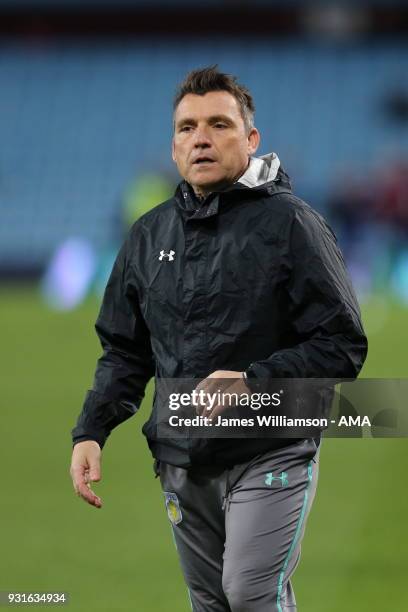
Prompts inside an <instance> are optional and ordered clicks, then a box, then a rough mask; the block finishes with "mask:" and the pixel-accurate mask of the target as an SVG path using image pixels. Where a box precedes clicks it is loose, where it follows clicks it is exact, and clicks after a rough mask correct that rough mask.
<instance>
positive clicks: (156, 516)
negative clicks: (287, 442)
mask: <svg viewBox="0 0 408 612" xmlns="http://www.w3.org/2000/svg"><path fill="white" fill-rule="evenodd" d="M407 31H408V11H407V5H406V3H404V2H398V1H394V0H391V1H388V2H385V0H384V1H383V2H382V1H380V0H377V1H374V2H363V1H360V2H353V3H347V2H334V3H331V2H330V3H328V2H325V3H314V2H297V1H295V0H292V1H291V2H288V1H286V2H277V1H271V0H269V2H267V1H266V0H265V1H262V0H252V2H250V3H249V2H248V3H246V2H241V3H237V2H231V1H230V2H227V1H224V2H213V1H211V0H203V2H201V3H200V4H199V5H197V6H194V5H191V3H188V2H182V1H176V0H174V1H173V2H165V1H164V0H154V1H150V2H148V1H147V0H146V2H142V1H139V2H137V1H136V0H135V1H133V2H131V1H130V0H128V1H124V0H118V1H116V2H114V1H113V0H111V1H109V0H104V1H98V2H97V1H94V2H91V1H89V0H88V1H83V2H80V1H79V0H61V1H58V2H57V1H56V0H54V1H53V2H51V0H48V2H47V1H43V2H41V3H39V2H35V0H31V1H30V0H13V1H11V0H9V1H8V0H0V135H1V147H0V219H1V221H0V273H1V281H0V283H1V284H0V316H1V322H2V334H1V345H2V367H1V374H0V377H1V417H2V419H1V422H2V430H1V432H2V436H1V485H2V493H1V498H0V499H1V501H0V508H1V510H0V519H1V526H2V534H1V549H2V554H1V561H0V590H3V591H5V590H7V591H8V590H15V591H22V590H25V591H29V590H31V591H40V590H41V591H44V590H45V591H50V590H51V591H57V590H61V591H66V592H68V593H69V594H70V609H71V610H75V611H77V610H78V611H80V610H81V611H82V610H83V611H93V610H106V611H111V610H129V611H130V610H140V611H141V612H156V611H157V612H159V611H160V610H172V611H173V610H174V611H177V612H178V611H182V610H188V609H189V604H188V599H187V596H186V589H185V587H184V584H183V580H182V578H181V575H180V571H179V568H178V562H177V557H176V553H175V550H174V547H173V543H172V538H171V532H170V528H169V525H168V521H167V517H166V513H165V509H164V505H163V500H162V496H161V493H160V491H159V485H158V482H157V481H156V480H155V479H154V478H153V472H152V468H151V459H150V456H149V453H148V451H147V447H146V444H145V441H144V438H143V436H142V434H141V431H140V430H141V424H142V422H144V421H145V420H146V418H147V414H148V411H149V408H150V397H151V385H150V386H149V392H148V394H147V397H146V400H145V401H144V404H143V407H142V409H141V411H140V413H139V414H138V415H137V416H135V417H134V418H133V419H132V420H131V421H129V422H128V423H126V424H124V425H123V426H122V427H121V428H119V429H117V430H116V431H115V432H114V433H113V434H112V436H111V438H110V440H109V442H108V444H107V446H106V447H105V450H104V457H103V480H102V482H101V483H100V484H99V485H96V490H97V492H98V494H100V495H101V496H102V498H103V500H104V503H105V505H104V508H103V510H102V511H96V510H95V509H93V508H90V507H88V506H86V505H85V504H84V503H82V502H81V501H80V500H78V499H77V498H76V497H75V496H74V495H73V492H72V488H71V483H70V478H69V475H68V466H69V458H70V449H71V447H70V437H69V431H70V429H71V427H72V426H73V424H74V421H75V419H76V416H77V414H78V412H79V409H80V407H81V404H82V400H83V397H84V393H85V390H86V389H87V388H89V387H90V385H91V384H92V375H93V370H94V364H95V361H96V358H97V356H98V354H99V346H98V343H97V340H96V337H95V334H94V331H93V322H94V320H95V317H96V314H97V309H98V304H99V302H100V292H101V287H102V286H103V283H104V281H105V278H106V274H107V272H108V270H109V267H110V265H111V261H112V257H113V254H114V252H115V250H116V249H117V247H118V244H119V243H120V240H121V238H122V236H123V234H124V231H126V227H127V226H128V225H129V223H130V222H131V220H132V219H134V218H135V217H136V216H137V215H138V214H139V213H140V212H141V211H142V208H143V207H145V208H146V207H148V206H149V205H150V204H151V203H155V202H157V201H159V200H160V199H164V197H165V195H164V194H166V193H167V191H169V190H170V191H171V189H172V186H173V184H174V183H175V181H176V180H177V177H176V174H175V171H174V168H173V167H172V163H171V161H170V139H171V104H170V102H171V99H172V96H173V92H174V87H175V84H176V83H177V82H179V81H180V79H181V78H182V77H183V76H184V74H185V73H186V72H187V70H189V69H191V68H194V67H197V66H204V65H207V64H210V63H218V64H219V65H220V67H221V68H222V69H223V70H225V71H228V72H232V73H236V74H238V75H239V77H240V80H242V82H244V83H245V84H247V85H248V86H249V87H250V89H251V90H252V91H253V93H254V96H255V101H256V104H257V125H258V127H259V129H260V130H261V133H262V142H261V148H260V152H261V153H267V152H269V151H271V150H274V151H276V152H277V153H278V155H279V157H280V158H281V161H282V163H283V165H284V167H285V168H286V169H287V171H288V172H289V174H290V175H292V176H293V179H294V186H295V191H296V192H297V194H298V195H300V196H301V197H304V198H305V199H306V200H307V201H308V202H309V203H311V204H312V205H313V206H314V207H316V208H317V209H318V210H320V211H322V212H324V214H325V215H326V216H327V217H328V218H329V219H330V220H331V222H332V224H333V225H334V227H335V229H336V231H337V233H338V235H339V239H340V242H341V244H342V247H343V249H344V251H345V254H346V257H347V261H348V265H349V268H350V271H351V273H352V275H353V279H354V282H355V285H356V288H357V290H358V293H359V296H360V300H361V303H362V309H363V317H364V322H365V327H366V330H367V333H368V336H369V357H368V360H367V362H366V365H365V367H364V371H363V376H365V377H388V378H398V377H406V376H407V371H408V363H407V358H406V346H407V341H408V325H407V308H408V240H407V233H408V187H407V180H408V179H407V175H408V172H407V163H408V85H407V83H408V79H407V75H408V42H407ZM152 185H153V187H152ZM162 195H163V197H160V196H162ZM141 202H142V205H141ZM321 457H322V461H321V476H320V487H319V490H318V496H317V499H316V503H315V506H314V509H313V512H312V514H311V518H310V520H309V526H308V531H307V535H306V537H305V541H304V547H303V561H302V563H301V565H300V567H299V569H298V571H297V573H296V576H295V580H294V582H295V587H296V592H297V596H298V600H299V602H300V609H301V610H302V612H343V611H344V610H346V609H347V610H356V611H357V610H358V611H359V612H360V611H364V610H366V611H367V612H368V611H370V612H376V611H377V610H378V611H380V610H393V611H401V612H402V611H403V610H406V608H407V594H406V572H407V569H408V563H407V561H408V553H407V543H408V542H407V530H406V516H407V511H408V495H407V475H406V457H407V442H406V440H405V439H394V440H373V439H353V440H332V439H330V440H329V439H327V440H325V441H324V445H323V448H322V455H321Z"/></svg>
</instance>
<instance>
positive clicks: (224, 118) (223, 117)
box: [176, 115, 234, 128]
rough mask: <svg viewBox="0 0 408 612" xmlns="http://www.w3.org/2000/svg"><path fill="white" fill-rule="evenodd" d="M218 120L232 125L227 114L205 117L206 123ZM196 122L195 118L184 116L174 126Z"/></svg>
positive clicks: (194, 123) (232, 122)
mask: <svg viewBox="0 0 408 612" xmlns="http://www.w3.org/2000/svg"><path fill="white" fill-rule="evenodd" d="M218 121H222V122H223V123H228V124H229V125H234V121H233V120H232V119H231V118H230V117H227V115H211V116H210V117H208V119H207V122H208V123H217V122H218ZM196 124H197V120H196V119H193V118H192V117H185V118H184V119H180V121H178V122H177V123H176V127H177V128H180V127H183V125H196Z"/></svg>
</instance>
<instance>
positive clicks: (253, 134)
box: [248, 127, 261, 155]
mask: <svg viewBox="0 0 408 612" xmlns="http://www.w3.org/2000/svg"><path fill="white" fill-rule="evenodd" d="M260 140H261V135H260V133H259V132H258V130H257V129H256V128H255V127H253V128H252V129H251V130H250V132H249V134H248V155H253V154H254V153H255V152H256V150H257V148H258V147H259V143H260Z"/></svg>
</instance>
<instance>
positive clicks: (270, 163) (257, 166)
mask: <svg viewBox="0 0 408 612" xmlns="http://www.w3.org/2000/svg"><path fill="white" fill-rule="evenodd" d="M279 168H280V160H279V157H278V156H277V155H276V153H267V154H266V155H262V156H261V157H251V161H250V162H249V166H248V168H247V170H246V171H245V172H244V174H243V175H242V176H241V178H239V179H238V181H237V183H241V184H242V185H245V186H246V187H250V188H253V187H260V186H261V185H264V184H265V183H269V182H270V181H275V180H276V179H277V177H278V172H279Z"/></svg>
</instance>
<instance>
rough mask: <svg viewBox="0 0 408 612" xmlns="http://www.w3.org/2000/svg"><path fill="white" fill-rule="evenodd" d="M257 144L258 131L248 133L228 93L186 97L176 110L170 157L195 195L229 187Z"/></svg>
mask: <svg viewBox="0 0 408 612" xmlns="http://www.w3.org/2000/svg"><path fill="white" fill-rule="evenodd" d="M258 144H259V132H258V130H257V129H256V128H252V129H251V130H250V131H249V132H247V130H246V128H245V124H244V120H243V118H242V115H241V113H240V109H239V104H238V102H237V100H236V99H235V98H234V96H233V95H232V94H230V93H229V92H228V91H210V92H208V93H206V94H204V95H203V96H199V95H196V94H187V95H186V96H184V98H182V99H181V101H180V103H179V105H178V106H177V108H176V111H175V114H174V136H173V143H172V156H173V160H174V161H175V162H176V164H177V168H178V171H179V172H180V174H181V176H182V177H183V178H184V179H185V180H186V181H187V182H188V183H190V185H191V186H192V187H193V189H194V191H195V193H196V194H197V195H201V196H206V195H207V194H209V193H211V192H212V191H220V190H221V189H225V188H226V187H228V186H229V185H232V184H233V183H234V182H235V181H236V180H237V179H238V178H239V177H240V176H241V175H242V174H243V173H244V172H245V170H246V169H247V167H248V162H249V157H250V156H251V155H253V154H254V153H255V151H256V150H257V148H258Z"/></svg>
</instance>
